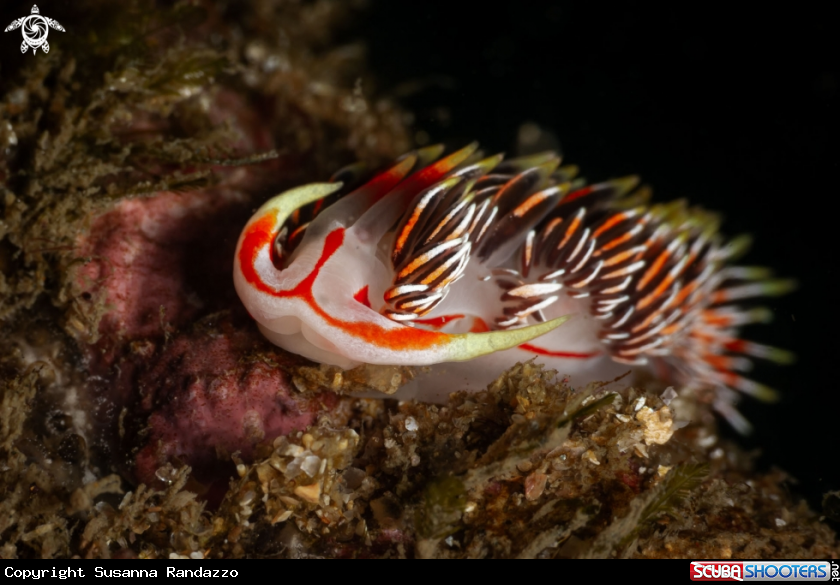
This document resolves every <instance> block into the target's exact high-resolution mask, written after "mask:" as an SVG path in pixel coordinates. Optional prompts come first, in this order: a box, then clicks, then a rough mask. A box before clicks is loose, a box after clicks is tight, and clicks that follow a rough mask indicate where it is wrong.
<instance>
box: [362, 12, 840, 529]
mask: <svg viewBox="0 0 840 585" xmlns="http://www.w3.org/2000/svg"><path fill="white" fill-rule="evenodd" d="M371 7H372V10H371V12H370V13H369V16H368V17H367V19H366V21H365V22H364V25H363V26H364V29H363V37H364V39H365V40H366V42H367V43H368V46H369V59H370V62H371V67H372V69H373V71H374V73H375V74H376V75H377V76H378V82H379V88H378V89H379V90H380V91H386V92H387V91H395V92H397V93H399V94H400V95H402V96H403V97H402V103H403V104H404V105H405V106H406V107H408V108H409V109H411V110H413V111H414V112H415V113H416V121H415V126H416V129H417V130H418V131H420V138H421V139H424V138H425V135H428V136H429V138H430V140H432V141H446V142H448V143H452V144H455V145H460V144H465V143H467V142H469V141H471V140H474V139H477V140H479V141H481V144H482V146H484V147H485V148H486V149H487V150H489V151H504V150H507V151H510V150H511V149H512V147H513V146H514V144H515V141H516V136H517V131H518V128H519V127H520V125H521V124H523V123H524V122H534V123H536V124H538V125H539V126H540V127H541V128H543V129H544V130H548V131H550V132H552V133H553V134H554V135H555V136H556V137H557V138H558V139H559V142H560V145H561V148H562V151H563V153H564V155H565V160H566V161H567V162H574V163H575V164H578V165H580V166H581V167H582V169H583V172H584V174H585V175H586V176H587V177H588V178H589V179H591V180H600V179H604V178H608V177H612V176H621V175H624V174H630V173H638V174H640V175H641V176H642V177H643V179H644V180H645V181H646V182H648V183H650V184H652V185H653V187H654V196H655V199H656V200H658V201H667V200H671V199H674V198H679V197H686V198H688V199H689V200H690V201H691V202H692V203H695V204H700V205H702V206H703V207H706V208H708V209H713V210H717V211H720V212H722V213H723V214H724V216H725V219H726V221H725V223H724V224H723V230H724V232H725V233H726V234H727V235H730V236H732V235H737V234H741V233H745V232H746V233H751V234H752V235H753V236H754V238H755V244H754V247H753V249H752V251H751V252H750V253H749V254H748V255H747V256H746V257H745V258H743V259H742V261H741V262H742V263H743V264H750V265H763V266H770V267H772V268H774V269H775V271H776V273H777V274H778V275H780V276H786V277H795V278H796V279H797V280H798V281H799V283H800V288H799V290H798V291H797V292H795V293H793V294H791V295H788V296H786V297H783V298H777V299H768V300H767V302H766V303H762V304H765V305H767V306H769V307H770V308H772V309H773V311H774V313H775V320H774V322H773V323H772V324H770V325H769V326H768V325H760V326H755V327H754V328H752V329H750V330H749V331H748V335H747V337H748V338H751V339H754V340H757V341H761V342H764V343H769V344H772V345H776V346H780V347H784V348H788V349H792V350H794V351H795V352H796V353H797V354H798V356H799V359H798V362H797V363H796V364H795V365H794V366H790V367H778V366H770V365H766V366H764V367H757V368H756V370H755V371H754V372H753V377H754V378H756V379H758V380H760V381H762V382H764V383H766V384H768V385H771V386H773V387H775V388H778V389H779V390H781V391H782V393H783V398H782V400H781V402H780V403H778V404H772V405H768V404H762V403H758V402H756V401H754V400H752V399H749V398H746V399H745V400H744V401H743V402H742V408H741V411H742V412H743V413H745V414H746V416H747V417H748V418H749V419H750V421H752V422H753V424H754V425H755V432H754V434H753V435H752V436H750V437H747V438H738V440H739V442H740V443H741V444H742V445H744V446H745V447H747V448H748V449H759V450H760V451H761V456H760V457H759V459H758V464H759V466H760V467H761V468H764V469H767V468H769V467H770V466H771V465H775V466H777V467H780V468H782V469H784V470H786V471H787V472H789V473H790V474H791V475H792V476H794V477H795V478H797V479H798V480H799V481H800V483H799V484H798V485H792V486H791V490H792V491H794V492H797V493H800V494H802V495H805V496H807V497H808V499H809V501H810V502H811V504H812V505H813V506H814V507H815V508H816V509H817V510H819V509H820V503H821V500H822V494H823V493H824V492H826V491H828V490H838V489H840V457H838V428H840V418H839V417H838V414H840V409H838V406H840V400H838V396H840V391H838V387H837V386H838V385H837V382H836V380H837V375H836V364H837V362H838V357H837V349H838V343H837V336H838V333H839V332H840V331H838V324H840V320H838V317H837V313H838V310H840V309H838V307H837V300H838V294H837V275H836V268H835V265H836V262H837V259H836V255H837V251H838V250H837V243H836V242H837V235H838V233H840V227H838V225H837V215H836V212H835V209H836V207H837V200H838V195H840V194H838V188H837V186H838V176H837V175H838V170H840V168H838V154H840V152H839V151H838V147H837V140H838V136H839V135H840V124H838V105H840V104H838V89H840V88H839V87H838V86H839V85H840V71H838V69H840V68H838V55H840V42H838V38H840V35H838V34H837V28H836V26H834V24H832V23H836V21H835V20H834V18H833V17H831V16H829V14H828V12H827V9H826V10H816V9H809V8H808V7H807V6H806V5H802V4H797V5H790V6H788V7H787V8H786V9H784V10H777V9H773V8H771V7H770V6H769V5H766V6H764V7H762V8H757V9H756V10H755V11H754V12H738V13H733V12H730V11H727V10H719V9H717V10H716V9H713V8H710V7H707V5H705V4H702V3H701V4H697V3H688V4H684V3H679V4H678V5H677V4H675V6H672V7H667V5H665V4H663V3H652V4H650V5H638V4H636V3H633V2H624V3H621V4H617V5H615V6H610V7H605V6H604V5H603V4H601V3H597V2H557V1H555V2H548V1H528V2H492V3H491V2H453V1H451V0H448V1H441V0H425V1H423V2H412V3H408V2H395V1H393V0H375V1H373V2H372V6H371ZM424 133H425V134H424ZM722 426H726V425H725V424H724V425H722ZM729 435H730V436H735V434H734V433H733V432H731V431H730V432H729ZM835 527H837V524H835Z"/></svg>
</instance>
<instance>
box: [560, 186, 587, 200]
mask: <svg viewBox="0 0 840 585" xmlns="http://www.w3.org/2000/svg"><path fill="white" fill-rule="evenodd" d="M594 190H595V185H589V186H588V187H584V188H583V189H578V190H577V191H572V192H571V193H569V194H568V195H566V197H565V198H564V199H561V200H560V203H568V202H569V201H574V200H575V199H580V198H581V197H586V196H587V195H589V194H590V193H592V191H594Z"/></svg>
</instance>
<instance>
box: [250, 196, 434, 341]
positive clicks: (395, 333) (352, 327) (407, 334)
mask: <svg viewBox="0 0 840 585" xmlns="http://www.w3.org/2000/svg"><path fill="white" fill-rule="evenodd" d="M276 219H277V212H275V211H271V212H269V213H267V214H266V215H264V216H263V217H261V218H260V219H258V220H256V221H254V222H253V223H252V224H251V225H250V226H249V227H248V228H246V231H245V234H244V237H243V239H242V247H241V248H240V250H239V265H240V270H241V271H242V276H244V277H245V280H246V282H248V284H250V285H251V286H253V287H254V288H255V289H257V290H259V291H260V292H263V293H266V294H269V295H271V296H273V297H277V298H298V299H301V300H302V301H304V302H305V303H306V304H307V305H309V307H310V308H311V309H312V310H313V311H314V312H315V313H316V314H317V315H318V316H319V317H321V318H322V319H323V320H324V321H326V322H327V323H328V324H329V325H330V326H332V327H336V328H338V329H340V330H342V331H344V332H345V333H348V334H350V335H352V336H353V337H357V338H359V339H364V340H365V341H366V342H368V343H370V344H373V345H375V346H377V347H384V348H388V349H392V350H403V349H405V350H418V349H426V348H430V347H435V346H438V345H442V344H444V343H446V341H447V340H448V339H449V337H450V336H449V335H447V334H445V333H439V332H436V331H427V330H425V329H415V328H412V327H398V328H395V329H386V328H385V327H382V326H381V325H378V324H376V323H366V322H361V321H345V320H343V319H339V318H337V317H334V316H332V315H330V314H329V313H327V312H326V311H325V310H324V309H323V308H322V307H321V306H320V305H319V304H318V303H317V302H316V301H315V296H314V295H313V293H312V287H313V285H314V284H315V280H316V279H317V278H318V274H319V273H320V272H321V268H323V266H324V264H326V262H327V260H329V259H330V258H331V257H332V255H333V254H335V253H336V252H337V251H338V249H339V248H341V245H342V244H343V243H344V228H337V229H334V230H333V231H331V232H330V233H329V234H327V237H326V239H325V241H324V249H323V251H322V252H321V257H320V258H318V261H317V262H316V263H315V266H314V267H313V268H312V271H311V272H310V273H309V274H308V275H307V276H306V277H305V278H304V279H303V280H301V281H300V282H299V283H298V284H297V285H295V286H294V287H293V288H292V289H290V290H276V289H274V288H272V287H270V286H269V285H268V284H266V283H265V281H263V279H262V278H261V277H260V275H259V273H258V272H257V269H256V266H255V263H256V261H257V256H258V255H259V253H260V251H261V250H263V249H264V248H266V247H268V246H270V245H271V242H272V241H273V239H274V229H275V223H276Z"/></svg>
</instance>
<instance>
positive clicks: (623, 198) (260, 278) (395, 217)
mask: <svg viewBox="0 0 840 585" xmlns="http://www.w3.org/2000/svg"><path fill="white" fill-rule="evenodd" d="M476 148H477V147H476V146H475V145H470V146H468V147H467V148H464V149H462V150H460V151H458V152H455V153H453V154H451V155H449V156H447V157H445V158H442V159H440V160H437V159H438V157H439V156H440V154H441V152H442V149H441V148H439V147H429V148H424V149H420V150H418V151H415V152H413V153H410V154H407V155H405V156H404V157H403V158H401V159H400V160H399V161H398V162H397V163H396V164H395V165H394V166H393V167H392V168H390V169H388V170H387V171H384V172H382V173H380V174H379V175H377V176H375V177H374V178H373V179H372V180H370V181H368V182H367V183H365V184H364V185H362V186H361V187H359V188H357V189H355V190H354V191H352V192H350V193H347V194H345V193H344V192H346V191H347V189H344V190H343V191H344V192H342V183H341V182H340V181H339V179H341V178H343V177H340V176H339V177H335V178H334V180H333V181H332V182H329V183H318V184H312V185H306V186H303V187H299V188H296V189H293V190H291V191H287V192H286V193H283V194H281V195H278V196H277V197H274V198H273V199H271V200H269V201H268V202H267V203H266V204H265V205H263V206H262V207H261V208H260V209H259V210H257V212H256V213H255V214H254V216H253V217H252V218H251V220H250V221H249V222H248V224H247V225H246V226H245V229H244V230H243V231H242V235H241V236H240V239H239V243H238V245H237V249H236V255H235V258H234V283H235V286H236V290H237V292H238V293H239V296H240V298H241V299H242V302H243V303H244V304H245V306H246V308H247V309H248V311H249V312H250V314H251V316H252V317H253V318H254V319H255V320H256V321H257V323H258V324H259V327H260V330H261V331H262V333H263V334H264V335H265V336H266V337H267V338H268V339H269V340H270V341H272V342H273V343H275V344H276V345H279V346H280V347H283V348H284V349H286V350H288V351H291V352H293V353H297V354H300V355H303V356H305V357H307V358H310V359H312V360H315V361H318V362H322V363H327V364H333V365H337V366H340V367H342V368H345V369H348V368H352V367H355V366H357V365H359V364H363V363H367V364H389V365H418V366H429V365H435V364H439V365H437V366H435V368H433V370H432V374H431V375H430V377H427V378H425V379H421V380H420V382H419V389H418V391H417V394H416V396H417V397H418V398H420V399H425V400H440V399H441V398H444V397H445V395H446V393H448V392H451V391H455V390H459V389H462V388H472V389H479V388H484V386H485V385H486V384H487V383H489V382H490V381H492V380H493V379H494V378H495V377H496V376H497V375H498V374H499V373H500V372H501V371H502V370H503V369H505V368H507V367H509V366H511V365H513V364H515V363H516V362H518V361H525V360H528V359H530V358H533V357H534V356H536V357H537V360H538V361H540V362H544V363H546V364H547V365H548V366H549V367H552V368H555V369H557V370H558V372H559V373H560V374H562V375H564V376H569V377H570V378H571V381H572V383H573V384H576V385H581V384H584V383H587V382H589V381H593V380H608V379H611V378H613V377H615V376H617V375H620V374H621V373H623V372H626V371H627V370H628V369H630V368H632V367H641V366H650V365H658V366H661V367H659V368H657V372H658V373H660V374H661V375H664V376H666V377H672V378H674V380H673V382H675V383H683V384H691V385H694V386H707V387H711V388H714V389H717V390H719V392H718V393H717V396H718V397H719V398H718V402H717V403H716V406H717V407H718V409H719V410H720V411H722V412H723V413H724V414H725V415H727V417H728V418H730V420H732V421H733V422H734V423H735V424H736V425H737V426H742V425H744V424H745V422H744V421H743V420H742V419H740V417H739V416H738V415H737V412H736V411H735V410H734V408H733V407H732V403H733V402H734V397H735V395H736V394H735V393H734V392H732V390H733V389H734V390H739V391H742V392H746V393H749V394H753V395H756V396H758V397H760V398H769V397H771V396H772V391H771V390H770V389H768V388H766V387H764V386H761V385H759V384H757V383H755V382H753V381H751V380H748V379H746V378H744V377H742V376H740V375H739V374H737V373H736V372H737V371H742V370H743V369H745V368H746V367H748V366H749V363H750V360H749V359H748V358H747V357H744V356H756V357H763V358H768V359H773V360H776V361H785V360H787V359H789V354H788V353H787V352H783V351H782V350H777V349H774V348H769V347H767V346H763V345H759V344H755V343H751V342H748V341H744V340H741V339H739V338H738V336H737V328H738V327H739V326H740V325H742V324H745V323H749V322H754V321H761V320H766V319H767V315H768V312H767V311H766V310H763V309H752V310H745V309H742V308H740V307H737V306H734V305H731V304H730V303H731V301H734V300H738V299H742V298H746V297H753V296H761V295H770V294H781V293H783V292H786V291H787V290H789V289H790V288H791V283H790V282H789V281H779V280H768V279H767V271H766V270H763V269H756V268H744V267H733V266H728V265H727V264H726V263H727V261H729V260H731V259H732V258H733V257H734V256H735V255H736V254H738V253H739V252H740V251H742V250H743V248H744V247H745V246H744V240H743V239H741V240H734V241H732V242H730V243H729V244H728V245H724V244H722V242H721V239H720V236H719V235H718V234H717V227H718V221H717V218H716V217H715V216H713V215H711V214H709V213H706V212H703V211H701V210H697V209H688V208H687V207H686V205H685V203H684V202H675V203H671V204H666V205H650V203H649V197H650V192H649V190H648V189H646V188H638V189H637V188H636V186H637V180H636V179H635V178H634V177H629V178H624V179H616V180H611V181H607V182H604V183H600V184H595V185H586V183H585V182H584V181H583V180H582V179H576V178H575V175H576V172H577V169H576V168H575V167H572V166H566V167H561V166H559V163H560V159H559V157H557V156H556V155H555V154H553V153H547V154H542V155H535V156H530V157H525V158H521V159H513V160H508V161H503V160H502V157H501V156H493V157H488V158H482V157H481V156H480V155H479V154H478V153H477V152H476ZM345 174H348V175H349V174H350V173H349V172H345ZM442 376H446V378H445V379H443V378H442Z"/></svg>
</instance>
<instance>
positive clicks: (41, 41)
mask: <svg viewBox="0 0 840 585" xmlns="http://www.w3.org/2000/svg"><path fill="white" fill-rule="evenodd" d="M18 28H20V29H21V33H22V34H23V42H22V43H21V44H20V52H21V53H25V52H26V51H27V50H29V49H30V48H31V49H32V53H37V52H38V49H39V48H41V49H43V51H44V52H45V53H49V52H50V44H49V43H48V42H47V35H48V34H49V32H50V29H51V28H54V29H55V30H57V31H60V32H64V27H63V26H61V25H60V24H58V21H57V20H54V19H52V18H47V17H46V16H41V14H40V11H39V10H38V6H36V5H33V6H32V14H30V15H29V16H23V17H21V18H18V19H17V20H13V21H12V24H10V25H9V26H7V27H6V30H5V31H3V32H9V31H10V30H16V29H18Z"/></svg>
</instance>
